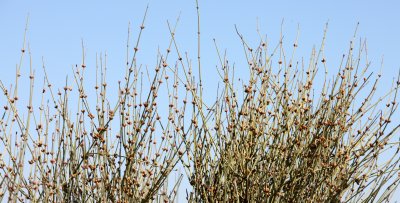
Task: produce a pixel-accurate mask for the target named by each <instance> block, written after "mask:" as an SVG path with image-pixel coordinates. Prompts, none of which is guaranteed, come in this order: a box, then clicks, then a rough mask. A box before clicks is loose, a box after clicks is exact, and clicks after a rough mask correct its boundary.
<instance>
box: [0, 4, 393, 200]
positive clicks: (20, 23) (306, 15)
mask: <svg viewBox="0 0 400 203" xmlns="http://www.w3.org/2000/svg"><path fill="white" fill-rule="evenodd" d="M199 4H200V12H201V14H200V17H201V36H202V39H201V40H202V44H201V45H202V60H203V62H202V63H203V67H202V68H203V71H204V75H205V77H204V78H205V88H212V87H215V85H216V84H217V83H216V82H215V81H217V79H218V77H217V74H216V71H215V66H216V65H218V64H219V61H218V57H217V54H216V50H215V47H214V43H213V39H216V42H217V44H218V46H219V48H220V50H222V51H224V50H226V51H227V56H228V59H229V60H230V61H231V62H233V63H235V64H236V65H237V68H236V71H237V72H236V73H235V74H236V75H245V74H247V70H248V69H247V66H245V64H246V61H245V57H244V54H243V49H242V45H241V42H240V40H239V37H238V36H237V34H236V32H235V28H234V25H236V26H237V27H238V29H239V31H240V32H241V33H242V34H243V35H244V37H245V38H246V39H247V41H248V42H249V43H250V45H252V46H254V47H255V46H257V45H258V43H259V36H258V33H257V24H258V26H259V29H260V33H261V34H263V35H266V36H267V37H268V42H269V43H270V44H271V46H272V47H274V46H275V45H276V44H277V43H278V40H279V37H280V31H281V22H282V20H283V21H284V24H283V35H284V43H286V44H287V45H291V44H293V42H294V40H295V37H296V32H297V28H298V26H299V27H300V35H299V43H298V44H299V50H298V52H297V54H296V56H297V59H298V60H300V59H301V58H302V57H304V59H305V60H307V59H308V57H309V55H310V53H311V48H312V47H313V46H314V45H315V46H316V47H319V45H320V42H321V40H322V37H323V30H324V27H325V24H326V23H327V22H329V27H328V32H327V36H326V37H327V38H326V48H325V50H326V57H327V63H328V68H330V69H332V70H337V65H338V63H339V62H340V59H341V57H342V54H344V53H347V49H348V46H349V41H350V40H351V39H352V36H353V33H354V30H355V28H356V25H357V23H358V22H359V23H360V25H359V28H358V34H357V39H360V38H361V39H367V43H368V56H369V60H370V61H371V71H374V72H378V71H379V69H380V67H381V61H382V58H383V59H384V66H383V70H382V73H383V79H384V80H382V83H381V84H380V89H381V90H385V89H388V88H390V85H391V81H392V79H393V77H395V76H396V75H397V73H398V71H399V67H400V61H399V60H398V59H399V58H400V37H399V36H400V22H399V19H400V12H399V9H400V3H399V2H398V1H394V0H393V1H369V0H364V1H361V0H354V1H344V0H337V1H321V0H319V1H315V0H308V1H284V0H283V1H261V0H259V1H256V0H246V1H239V0H237V1H233V0H230V1H229V0H219V1H211V0H207V1H206V0H199ZM147 5H148V6H149V10H148V14H147V20H146V23H145V24H146V29H145V30H144V34H143V38H142V40H141V45H140V47H139V48H140V51H139V54H138V62H139V63H140V64H144V65H149V66H150V67H151V66H152V65H153V66H154V64H155V63H156V59H157V58H156V56H157V50H158V49H160V51H161V52H165V49H166V48H167V45H168V43H169V31H168V26H167V21H170V22H171V23H172V24H174V22H175V21H176V19H177V17H178V16H180V21H179V23H178V27H177V31H176V38H177V42H178V45H179V46H180V49H181V50H182V52H186V51H187V52H188V55H189V57H190V58H191V59H193V61H195V60H196V56H197V47H196V45H197V35H196V32H197V19H196V18H197V17H196V9H195V1H194V0H169V1H167V0H158V1H157V0H142V1H113V3H111V1H100V0H97V1H90V0H87V1H74V0H70V1H63V2H62V1H43V0H36V1H19V0H15V1H5V0H0V80H2V81H3V83H4V84H5V85H6V86H9V85H10V84H11V83H12V82H13V78H14V74H15V67H16V64H17V63H18V62H19V57H20V50H21V48H22V42H23V34H24V29H25V23H26V19H27V16H28V15H29V25H28V32H27V42H28V43H29V46H30V49H31V52H32V67H33V68H34V69H35V70H36V75H37V77H39V78H42V77H43V73H42V69H41V66H42V57H43V58H44V61H45V64H46V67H47V71H48V74H49V76H50V79H51V80H52V81H54V82H53V83H54V85H55V86H56V87H62V85H63V84H64V81H65V76H66V75H67V74H69V75H72V74H71V66H73V65H75V64H81V59H82V49H81V41H82V40H83V42H84V44H85V51H86V61H87V63H86V64H87V67H88V71H90V69H91V68H92V70H94V64H95V59H96V54H99V53H105V52H107V55H108V58H107V60H108V62H107V66H108V70H109V72H108V81H109V82H110V83H114V84H116V82H117V81H118V80H122V79H123V76H124V74H125V59H126V40H127V29H128V23H129V22H130V24H131V33H132V34H131V41H134V40H135V39H136V36H137V33H138V30H139V29H138V28H139V25H140V23H141V21H142V17H143V14H144V11H145V8H146V6H147ZM357 42H358V41H357ZM131 47H133V46H131ZM24 63H25V65H24V66H23V69H22V75H23V76H24V75H25V78H26V74H27V73H28V71H29V66H27V65H26V64H27V60H25V62H24ZM93 73H94V72H93ZM87 79H88V80H94V77H92V78H91V77H90V76H89V77H88V78H87ZM207 81H208V82H207ZM39 84H40V83H39ZM25 93H27V92H25ZM20 94H24V90H22V91H21V92H20ZM210 97H212V98H215V92H214V91H211V92H210ZM1 99H3V97H2V98H1ZM0 103H1V104H3V102H2V101H1V102H0ZM394 119H395V120H396V119H397V120H400V119H399V116H396V118H394ZM397 199H399V200H400V197H399V198H397Z"/></svg>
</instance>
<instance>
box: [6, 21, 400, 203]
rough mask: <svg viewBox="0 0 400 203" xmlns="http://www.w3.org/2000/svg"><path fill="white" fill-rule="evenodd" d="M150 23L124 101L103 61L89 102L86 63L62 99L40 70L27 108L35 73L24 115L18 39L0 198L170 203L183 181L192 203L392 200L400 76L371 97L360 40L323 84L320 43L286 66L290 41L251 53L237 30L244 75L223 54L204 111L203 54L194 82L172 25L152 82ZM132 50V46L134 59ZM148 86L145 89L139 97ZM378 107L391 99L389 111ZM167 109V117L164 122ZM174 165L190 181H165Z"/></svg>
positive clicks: (129, 71)
mask: <svg viewBox="0 0 400 203" xmlns="http://www.w3.org/2000/svg"><path fill="white" fill-rule="evenodd" d="M144 27H145V26H144V20H143V23H142V25H141V26H140V32H139V36H138V38H137V41H136V43H135V47H133V53H132V59H131V61H127V63H126V64H127V66H126V76H125V78H124V80H123V82H118V94H112V95H110V96H111V97H113V96H114V97H117V98H116V100H117V101H116V103H115V104H112V102H110V99H109V96H108V95H109V93H108V92H109V91H110V90H109V89H108V86H107V81H106V77H105V75H106V67H105V66H103V65H102V64H101V63H100V65H98V66H97V67H96V85H95V87H94V90H95V91H94V92H95V97H94V98H89V97H88V95H89V94H88V92H89V91H91V90H88V89H87V88H88V87H87V86H86V85H85V84H86V83H85V78H86V77H87V76H86V75H85V73H86V69H87V67H86V64H85V58H82V64H81V65H80V66H76V67H74V68H73V71H74V73H73V82H74V84H73V85H71V84H69V83H68V80H67V82H66V85H65V87H63V88H62V89H60V90H58V91H56V90H55V89H54V88H53V86H52V85H51V82H50V81H51V80H50V78H49V77H48V76H47V74H46V68H45V67H44V66H43V70H44V73H45V77H44V83H43V88H42V92H41V98H42V100H41V103H40V105H39V106H34V105H33V100H34V98H35V97H36V94H37V93H36V92H35V91H34V84H35V83H34V82H35V74H34V71H33V70H32V67H30V75H29V82H30V92H29V96H28V98H27V103H28V104H27V105H26V106H27V111H26V112H25V114H24V113H22V112H24V109H25V107H23V106H25V105H22V104H20V103H19V102H20V98H19V94H18V88H19V86H20V85H18V84H19V81H20V76H21V74H20V71H21V68H22V65H21V64H22V58H24V57H25V55H26V51H25V45H24V48H23V49H22V55H21V62H20V64H19V66H18V67H17V73H16V81H15V85H14V87H12V88H6V86H5V85H4V84H3V83H2V82H1V81H0V88H1V89H2V92H3V94H4V96H3V98H4V100H2V102H4V106H3V109H2V111H1V112H0V114H1V115H2V117H1V119H0V140H1V145H0V146H1V150H2V151H3V152H2V153H1V157H0V177H1V179H0V180H1V181H0V193H1V194H0V196H1V198H6V199H7V200H8V201H21V202H23V201H28V200H29V201H32V202H149V201H156V202H170V201H176V195H177V192H179V191H180V190H178V186H179V185H180V182H181V180H182V179H183V178H187V179H188V181H189V182H190V185H191V187H192V189H190V192H189V193H188V196H187V201H189V202H342V201H343V202H375V201H377V202H382V201H388V200H389V198H390V195H391V194H392V193H393V191H394V190H395V189H396V187H397V184H398V181H399V179H398V177H396V175H397V173H398V172H399V169H398V162H399V155H398V151H399V143H398V141H396V140H395V139H394V136H396V135H397V136H398V134H396V133H397V130H398V128H399V127H400V125H399V124H395V125H393V123H391V119H392V116H393V115H394V113H395V111H396V109H397V107H398V104H397V101H396V98H397V91H398V88H399V85H400V81H399V78H397V81H395V82H394V85H393V88H392V89H391V90H390V91H389V93H388V94H387V95H385V96H384V97H381V98H379V99H378V100H374V99H373V96H374V94H375V93H376V88H377V85H378V83H379V79H380V77H381V76H380V75H377V76H376V78H375V79H374V78H373V77H375V76H374V75H373V74H370V73H369V71H368V67H369V63H368V61H366V62H365V63H362V56H363V54H365V44H364V43H362V44H360V47H359V51H358V52H356V53H355V51H354V44H353V42H351V43H350V47H349V52H348V54H347V55H346V56H343V60H342V63H341V65H340V67H339V70H338V72H337V74H336V76H335V77H334V78H333V79H332V80H328V79H327V78H328V76H329V75H328V72H327V69H328V67H329V65H328V64H327V62H326V59H325V58H324V57H323V56H324V54H323V53H324V42H323V43H322V46H321V48H320V50H318V51H317V50H313V51H312V53H313V54H312V55H311V58H310V63H309V64H308V65H305V64H304V63H299V62H297V61H295V59H294V58H293V57H291V58H286V56H285V55H284V54H283V53H285V51H284V48H283V47H284V46H283V42H282V40H281V41H280V43H279V46H278V47H277V48H276V49H274V50H273V51H272V52H271V54H269V51H268V49H269V48H270V47H269V45H268V44H267V43H266V42H265V41H264V40H262V41H261V42H260V44H258V45H257V46H256V47H255V48H252V47H250V46H249V45H248V43H247V42H246V41H245V39H244V38H243V37H242V36H241V35H240V33H239V32H238V34H239V36H240V39H241V42H242V43H243V47H244V48H245V50H246V59H247V60H248V61H247V62H248V68H249V80H248V81H247V82H246V84H245V85H243V86H237V85H236V84H235V82H234V81H235V80H234V77H233V76H234V74H233V73H234V72H233V71H232V70H231V69H232V67H231V66H230V65H229V64H228V62H227V60H226V59H225V58H222V57H221V56H219V57H220V58H221V69H218V70H217V71H218V73H219V75H220V77H221V82H222V84H223V85H222V88H221V91H220V93H218V98H217V100H216V101H215V103H212V104H211V105H209V104H207V103H206V101H205V100H206V96H205V94H204V92H203V89H202V88H203V86H202V80H201V58H200V54H198V65H197V68H198V71H199V74H198V75H197V76H198V77H199V80H195V76H196V74H195V73H193V67H192V65H191V63H190V61H187V63H186V62H185V60H184V59H183V57H182V55H181V53H180V50H179V47H178V46H177V43H176V39H175V37H174V32H175V31H174V30H172V29H171V30H170V33H171V42H170V47H169V48H168V49H167V51H166V53H165V54H163V55H162V54H159V55H158V56H157V57H158V63H157V66H156V67H155V69H154V71H153V75H152V79H149V80H146V79H145V78H146V77H145V76H143V70H142V69H141V66H139V65H137V62H136V53H137V52H138V51H139V49H138V45H139V42H140V37H141V35H142V31H143V30H144ZM199 31H200V30H199ZM199 33H200V32H199ZM198 40H199V42H200V34H199V36H198ZM24 44H25V43H24ZM128 45H129V43H128ZM296 48H297V42H295V43H294V46H293V49H294V51H295V50H296ZM171 49H173V50H175V54H176V55H177V56H178V59H177V60H176V61H173V62H171V59H170V58H169V57H168V56H169V55H170V52H171ZM83 51H84V48H83ZM129 51H130V48H129V47H128V55H129ZM197 51H198V53H200V47H198V50H197ZM278 53H279V54H278ZM84 55H85V54H83V56H84ZM277 56H279V57H278V58H275V57H277ZM187 60H188V59H187ZM169 64H176V65H175V66H170V65H169ZM322 68H324V69H325V75H324V77H325V80H324V81H323V84H322V85H320V88H319V89H318V88H315V83H316V77H317V75H318V71H319V69H322ZM178 70H183V74H179V71H178ZM147 71H148V70H147ZM170 75H171V76H172V77H171V78H170ZM149 78H151V77H149ZM371 82H372V85H371ZM144 83H146V84H147V85H148V89H146V88H144V89H143V86H144V85H143V84H144ZM73 86H74V87H73ZM162 88H165V89H166V91H165V92H167V94H166V95H164V96H166V98H163V99H164V100H163V101H168V102H161V103H158V101H159V100H160V95H163V94H159V93H160V90H161V89H162ZM238 88H239V90H237V89H238ZM181 91H183V93H180V92H181ZM315 92H317V93H315ZM363 95H365V97H364V98H363ZM181 97H183V99H182V100H180V98H181ZM360 99H362V100H360ZM384 99H387V101H388V102H387V104H384V105H385V106H382V105H381V103H382V101H383V100H384ZM46 100H48V101H49V102H47V103H46ZM181 101H182V103H181ZM360 101H361V102H360ZM73 102H75V103H73ZM159 108H166V109H167V111H166V112H167V113H165V114H161V115H160V114H159V111H158V110H159ZM74 109H75V110H74ZM71 112H73V113H71ZM383 155H384V156H383ZM179 164H181V165H179ZM177 168H184V169H185V171H186V176H183V175H180V176H179V178H178V179H177V181H173V182H172V184H171V182H170V181H168V179H169V178H170V177H171V176H172V174H174V173H175V172H174V169H177ZM175 174H176V173H175Z"/></svg>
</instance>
